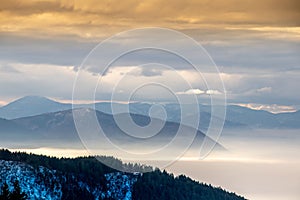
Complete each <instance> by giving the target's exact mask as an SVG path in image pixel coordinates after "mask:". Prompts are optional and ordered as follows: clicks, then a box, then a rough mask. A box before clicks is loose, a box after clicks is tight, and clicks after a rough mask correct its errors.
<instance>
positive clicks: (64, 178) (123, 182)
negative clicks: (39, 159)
mask: <svg viewBox="0 0 300 200" xmlns="http://www.w3.org/2000/svg"><path fill="white" fill-rule="evenodd" d="M0 166H1V167H0V185H3V183H4V182H6V183H7V184H8V185H9V188H10V190H12V189H13V182H14V181H15V180H19V182H20V187H21V189H22V191H24V192H25V193H26V194H27V195H28V197H29V199H32V200H40V199H45V200H56V199H68V198H69V197H67V196H66V194H64V191H66V190H67V189H69V188H72V189H75V190H76V191H78V190H81V191H83V193H84V194H85V192H86V194H90V195H87V196H89V199H104V198H112V199H126V200H127V199H131V192H132V185H133V184H134V183H135V182H136V180H137V177H136V176H133V175H128V174H125V173H121V172H116V173H110V174H105V178H106V180H107V185H106V186H103V185H100V184H96V185H95V184H93V183H87V182H85V181H84V180H83V179H82V178H81V177H78V176H74V175H71V176H70V175H66V174H63V173H61V172H58V171H55V170H49V169H47V168H45V167H38V168H34V167H32V166H30V165H28V164H24V163H21V162H15V161H4V160H0ZM78 198H80V197H79V196H78Z"/></svg>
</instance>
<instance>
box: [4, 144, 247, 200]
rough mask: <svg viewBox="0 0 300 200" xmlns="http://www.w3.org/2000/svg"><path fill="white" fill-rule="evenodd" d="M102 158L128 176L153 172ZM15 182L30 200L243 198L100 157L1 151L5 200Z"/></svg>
mask: <svg viewBox="0 0 300 200" xmlns="http://www.w3.org/2000/svg"><path fill="white" fill-rule="evenodd" d="M102 158H106V159H109V161H110V162H111V163H113V165H117V166H122V167H124V168H126V170H127V171H143V170H149V169H152V168H150V167H147V166H142V165H137V164H135V165H133V164H124V163H122V161H120V160H118V159H115V158H113V157H102ZM16 181H17V182H18V184H19V186H20V189H21V191H20V192H23V193H25V194H26V195H25V196H26V198H25V199H49V200H50V199H51V200H52V199H57V200H59V199H64V200H69V199H70V200H71V199H85V200H89V199H128V200H129V199H143V200H147V199H149V200H150V199H154V200H155V199H157V200H164V199H168V200H169V199H171V200H172V199H174V200H175V199H176V200H181V199H183V200H185V199H189V200H191V199H195V200H196V199H197V200H214V199H218V200H221V199H222V200H224V199H225V200H240V199H244V198H243V197H240V196H238V195H236V194H234V193H229V192H226V191H224V190H222V189H221V188H215V187H212V186H211V185H207V184H203V183H198V182H196V181H193V180H191V179H190V178H188V177H185V176H179V177H174V176H173V175H172V174H168V173H167V172H165V171H163V172H162V171H160V170H158V169H156V170H153V171H152V172H149V173H143V174H135V175H134V174H131V173H124V172H118V171H116V170H114V169H112V168H110V167H107V166H105V165H103V164H102V163H100V162H99V161H98V160H97V159H96V158H95V157H79V158H73V159H71V158H55V157H48V156H42V155H35V154H27V153H21V152H10V151H8V150H4V149H2V150H0V187H1V188H2V189H1V190H0V199H6V198H5V197H4V198H3V195H5V194H4V193H9V191H10V192H11V193H14V192H15V191H14V186H15V185H14V184H15V183H16ZM6 184H7V185H6ZM3 186H4V187H3ZM7 186H8V188H7ZM8 199H9V198H8ZM14 200H15V199H14Z"/></svg>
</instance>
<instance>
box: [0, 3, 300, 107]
mask: <svg viewBox="0 0 300 200" xmlns="http://www.w3.org/2000/svg"><path fill="white" fill-rule="evenodd" d="M148 27H161V28H167V29H171V30H175V31H178V32H180V33H183V34H186V35H187V36H189V37H191V38H193V39H194V40H195V41H197V42H198V43H200V44H201V45H202V46H203V47H204V48H205V49H206V51H207V52H208V54H209V55H210V56H211V58H212V59H213V60H214V62H215V64H216V65H217V66H218V69H219V73H218V74H212V73H207V72H206V71H204V72H203V73H204V74H205V73H206V74H205V76H206V77H207V78H208V79H210V81H211V82H212V83H211V87H209V88H207V87H205V84H204V83H205V81H203V80H201V77H199V76H198V75H197V74H196V73H195V72H194V71H193V70H191V69H190V68H189V66H186V65H185V64H184V63H182V62H181V61H179V60H178V61H177V60H176V58H173V57H172V56H170V55H168V54H164V53H163V52H152V53H151V52H150V53H149V52H145V51H141V52H137V53H135V54H134V53H133V54H132V55H128V56H127V58H126V59H123V60H122V62H119V63H115V66H113V67H112V68H111V69H110V70H108V72H107V73H105V74H103V77H102V81H103V84H102V85H101V88H100V89H101V90H99V91H98V93H97V96H96V97H97V99H98V100H107V99H109V96H110V95H108V94H110V93H111V92H112V90H113V89H114V87H115V84H116V82H119V81H120V80H123V81H125V80H126V84H122V87H120V88H119V90H118V92H119V93H120V95H119V96H118V97H119V98H120V99H118V100H120V101H122V100H124V97H125V96H128V94H130V89H132V88H133V86H135V85H142V83H143V81H145V80H146V81H152V82H159V83H165V82H166V80H168V81H169V82H171V83H172V84H171V85H173V86H172V88H173V89H174V94H175V95H190V94H196V95H197V96H198V97H199V99H200V102H201V101H204V100H205V99H207V98H209V97H210V96H211V95H214V96H218V95H220V94H222V93H226V96H227V102H228V103H230V104H239V105H243V106H247V107H251V108H255V109H266V110H270V111H272V112H281V111H293V110H295V109H300V103H299V99H300V93H299V89H298V84H299V83H300V66H299V61H300V56H299V52H300V2H299V1H297V0H286V1H281V0H259V1H256V0H245V1H238V0H228V1H222V0H214V1H211V0H201V1H199V0H189V1H179V0H165V1H158V0H146V1H135V0H128V1H115V0H110V1H108V0H103V1H96V0H89V1H86V0H85V1H83V0H78V1H70V0H63V1H53V0H51V1H50V0H27V1H17V0H11V1H2V2H1V3H0V52H1V53H0V105H5V104H6V103H7V102H9V101H11V100H13V99H16V98H19V97H22V96H26V95H40V96H47V97H50V98H53V99H57V100H61V101H70V100H71V99H72V91H73V86H74V81H75V78H76V74H77V72H78V71H79V66H80V65H81V63H82V61H83V60H84V58H85V57H86V56H87V55H88V54H89V52H90V51H91V50H92V49H93V48H94V47H95V46H96V45H97V44H99V43H100V42H101V41H104V40H105V39H107V38H109V37H112V36H113V35H115V34H119V33H120V32H124V31H128V30H131V29H136V28H139V29H142V28H148ZM125 36H126V35H125ZM161 41H162V43H164V44H166V45H169V46H172V45H173V46H177V47H178V49H181V50H182V51H185V52H187V53H189V55H190V56H191V57H197V56H198V55H197V54H196V53H195V52H193V51H191V50H190V49H189V46H186V45H182V44H180V41H174V40H169V39H168V38H167V37H163V36H161ZM114 42H116V43H114V44H111V45H110V46H107V48H106V50H105V52H106V54H107V55H109V54H110V53H113V52H114V49H115V48H119V47H123V46H130V45H132V44H134V43H135V42H136V35H129V36H128V37H124V38H118V40H117V39H116V40H115V41H114ZM143 53H146V56H145V54H143ZM147 53H149V55H151V56H152V57H154V58H156V59H157V60H156V61H161V62H162V63H167V64H169V65H171V66H172V67H173V68H172V69H169V68H167V67H164V66H162V65H155V66H154V65H152V66H149V65H147V66H139V65H140V64H141V63H142V64H145V63H146V62H150V61H151V59H150V58H152V57H151V56H150V57H147ZM175 72H176V73H175ZM97 73H98V71H95V70H93V68H88V69H86V70H85V71H84V72H82V74H83V76H84V77H85V79H84V80H85V82H84V83H81V84H83V85H84V86H85V87H87V88H93V87H95V85H94V84H95V82H97V80H98V78H99V74H97ZM124 74H125V75H126V79H124ZM176 74H177V75H176ZM217 75H218V76H220V77H221V79H222V81H223V82H224V86H225V88H219V87H218V86H217V84H215V83H214V82H213V80H214V77H215V76H217ZM178 77H184V78H185V79H187V80H188V82H189V83H190V85H191V87H190V88H188V87H184V85H183V84H180V83H177V84H176V81H177V80H178ZM145 91H146V92H145ZM125 93H126V94H127V95H124V96H122V94H125ZM140 93H141V94H139V95H138V94H137V96H138V97H137V98H136V99H137V100H139V101H154V100H159V101H171V98H170V95H167V93H168V92H166V91H164V90H162V91H157V88H145V90H143V92H140ZM153 96H155V99H154V100H153ZM78 97H79V99H78V100H82V101H85V100H86V94H85V91H84V90H82V91H80V92H79V96H78Z"/></svg>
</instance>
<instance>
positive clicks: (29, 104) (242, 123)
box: [0, 96, 300, 131]
mask: <svg viewBox="0 0 300 200" xmlns="http://www.w3.org/2000/svg"><path fill="white" fill-rule="evenodd" d="M152 105H153V104H149V103H130V104H129V105H128V104H122V103H113V106H114V108H115V109H114V112H113V111H112V103H109V102H101V103H95V104H76V105H73V107H75V108H95V109H96V110H97V111H100V112H103V113H107V114H112V113H114V114H119V113H122V112H128V111H129V112H130V113H132V114H138V115H143V116H148V117H149V115H150V114H149V110H150V108H151V106H152ZM160 106H162V107H163V108H164V109H165V111H166V118H163V116H161V115H160V114H159V113H155V111H154V116H155V118H158V119H163V120H166V121H169V122H176V123H180V122H181V119H182V118H184V119H189V118H193V117H195V115H197V114H198V113H197V111H196V110H195V109H190V110H189V112H188V113H181V110H180V109H181V107H180V105H179V104H174V103H172V104H171V103H170V104H160ZM185 106H186V107H188V106H187V105H185ZM127 107H128V108H127ZM191 108H194V107H193V106H191ZM198 108H199V110H200V122H199V125H198V127H194V128H197V129H199V130H202V131H205V130H207V128H208V126H209V124H210V121H211V120H212V119H217V117H216V116H212V115H211V109H212V108H211V106H207V105H198ZM70 109H72V104H68V103H60V102H57V101H54V100H51V99H48V98H45V97H39V96H26V97H23V98H20V99H18V100H16V101H13V102H11V103H9V104H7V105H5V106H3V107H0V118H4V119H17V118H23V117H29V116H35V115H41V114H45V113H53V112H58V111H65V110H70ZM214 109H215V108H214ZM127 110H128V111H127ZM156 112H158V111H156ZM197 117H198V116H197ZM185 121H188V120H185ZM185 125H189V124H185ZM224 128H229V129H230V128H268V129H270V128H271V129H272V128H300V111H296V112H289V113H278V114H274V113H270V112H267V111H264V110H253V109H250V108H246V107H242V106H237V105H228V106H227V107H226V118H225V121H224Z"/></svg>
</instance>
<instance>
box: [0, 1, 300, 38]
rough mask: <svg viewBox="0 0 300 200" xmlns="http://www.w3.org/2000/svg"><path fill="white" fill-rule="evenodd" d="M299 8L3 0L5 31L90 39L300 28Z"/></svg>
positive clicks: (0, 26)
mask: <svg viewBox="0 0 300 200" xmlns="http://www.w3.org/2000/svg"><path fill="white" fill-rule="evenodd" d="M299 8H300V2H299V1H298V0H286V1H281V0H257V1H256V0H244V1H240V0H227V1H223V0H215V1H211V0H201V1H200V0H189V1H181V0H164V1H162V0H146V1H137V0H127V1H119V0H102V1H98V0H88V1H87V0H75V1H70V0H62V1H53V0H26V1H25V0H23V1H20V0H10V1H2V2H1V3H0V32H13V33H18V34H40V35H41V34H43V35H45V34H46V35H53V34H54V35H76V36H80V37H81V38H89V37H103V36H105V35H108V34H111V33H115V32H118V31H122V30H127V29H129V28H136V27H145V26H163V27H167V28H174V29H198V28H203V27H214V28H216V27H218V28H228V27H232V28H244V27H247V28H249V27H250V28H257V27H258V28H259V27H277V28H278V27H279V28H280V27H299V26H300V12H299V10H300V9H299ZM254 30H255V29H254ZM269 31H272V30H271V29H269Z"/></svg>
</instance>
